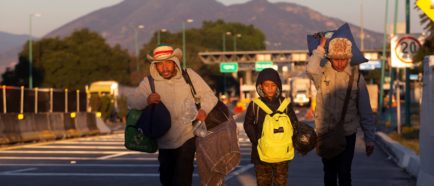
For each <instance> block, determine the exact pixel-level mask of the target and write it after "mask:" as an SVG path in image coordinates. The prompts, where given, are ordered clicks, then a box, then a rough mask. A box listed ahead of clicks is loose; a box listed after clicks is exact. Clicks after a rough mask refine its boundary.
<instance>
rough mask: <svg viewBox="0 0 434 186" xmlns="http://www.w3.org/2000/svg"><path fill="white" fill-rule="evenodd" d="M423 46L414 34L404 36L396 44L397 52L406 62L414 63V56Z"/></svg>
mask: <svg viewBox="0 0 434 186" xmlns="http://www.w3.org/2000/svg"><path fill="white" fill-rule="evenodd" d="M420 47H421V44H420V42H419V40H418V39H417V38H415V37H412V36H409V35H407V36H404V37H402V38H401V39H399V40H398V42H397V43H396V46H395V54H396V57H398V59H399V60H400V61H402V62H404V63H413V56H414V55H415V54H416V52H417V51H418V50H419V48H420Z"/></svg>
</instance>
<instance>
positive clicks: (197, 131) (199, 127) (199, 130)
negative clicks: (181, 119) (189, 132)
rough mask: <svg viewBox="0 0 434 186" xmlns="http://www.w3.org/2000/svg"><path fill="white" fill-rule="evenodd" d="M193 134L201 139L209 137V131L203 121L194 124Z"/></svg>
mask: <svg viewBox="0 0 434 186" xmlns="http://www.w3.org/2000/svg"><path fill="white" fill-rule="evenodd" d="M193 134H194V135H196V136H199V137H202V138H203V137H206V136H207V135H208V129H207V128H206V124H205V122H203V121H196V122H194V123H193Z"/></svg>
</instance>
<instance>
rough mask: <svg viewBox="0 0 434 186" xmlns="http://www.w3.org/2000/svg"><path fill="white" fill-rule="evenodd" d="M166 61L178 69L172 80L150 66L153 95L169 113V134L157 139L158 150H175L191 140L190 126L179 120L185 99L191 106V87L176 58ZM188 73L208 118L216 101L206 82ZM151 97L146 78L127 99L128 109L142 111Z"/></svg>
mask: <svg viewBox="0 0 434 186" xmlns="http://www.w3.org/2000/svg"><path fill="white" fill-rule="evenodd" d="M169 60H171V61H174V62H175V63H176V65H177V68H178V69H177V73H176V75H175V76H174V77H172V78H171V79H164V78H163V77H162V76H160V74H159V73H158V71H157V69H156V67H155V62H153V63H152V64H151V66H150V69H149V71H150V74H151V76H152V77H153V78H154V82H155V83H154V84H155V92H156V93H158V94H159V95H160V97H161V102H162V103H163V104H164V105H165V106H166V108H167V109H168V110H169V112H170V117H171V122H172V123H171V127H170V129H169V131H168V132H167V133H166V134H165V135H164V136H162V137H161V138H159V139H158V147H159V148H160V149H176V148H178V147H180V146H181V145H183V144H184V143H185V142H186V141H187V140H189V139H190V138H192V137H193V136H194V134H193V130H192V129H193V126H192V123H191V122H188V123H185V120H183V119H181V118H182V117H183V115H184V114H185V113H186V112H187V111H186V108H184V102H185V100H186V99H191V101H190V102H194V99H193V95H192V93H191V91H190V86H189V85H188V84H187V83H186V81H185V80H184V78H183V77H182V71H181V70H180V69H181V65H180V62H179V60H178V58H176V57H172V58H170V59H169ZM187 73H188V74H189V76H190V79H191V81H192V82H193V85H194V88H195V89H196V92H197V95H198V96H200V102H201V107H202V109H203V110H204V111H205V112H206V113H207V114H208V113H209V112H210V111H211V109H212V108H213V107H214V106H215V105H216V104H217V101H218V100H217V97H216V96H215V95H214V93H213V91H212V90H211V88H210V87H209V86H208V84H206V82H205V81H204V80H203V79H202V78H201V77H200V76H199V75H198V74H197V73H196V72H194V71H193V70H192V69H187ZM149 94H151V88H150V86H149V81H148V78H147V77H145V78H144V79H143V80H142V82H141V83H140V85H139V86H138V87H137V88H136V89H135V90H134V91H133V92H132V93H131V94H129V95H128V106H129V107H130V109H144V108H145V107H146V106H147V105H148V104H147V101H146V99H147V97H148V96H149Z"/></svg>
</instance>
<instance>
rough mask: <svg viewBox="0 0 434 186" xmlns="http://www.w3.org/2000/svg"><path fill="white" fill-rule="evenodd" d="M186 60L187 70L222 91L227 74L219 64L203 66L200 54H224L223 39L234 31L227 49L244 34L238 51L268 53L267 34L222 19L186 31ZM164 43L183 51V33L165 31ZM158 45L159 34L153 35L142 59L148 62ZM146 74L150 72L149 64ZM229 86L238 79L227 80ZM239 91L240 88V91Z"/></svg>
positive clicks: (234, 83) (227, 42)
mask: <svg viewBox="0 0 434 186" xmlns="http://www.w3.org/2000/svg"><path fill="white" fill-rule="evenodd" d="M185 32H186V38H187V39H186V40H187V42H186V48H187V51H186V59H187V67H188V68H192V69H194V70H195V71H197V72H198V73H199V74H201V75H203V78H204V79H205V80H206V81H207V83H208V84H209V85H210V86H211V87H214V88H216V89H217V91H218V92H223V79H224V74H222V73H220V71H219V66H218V65H213V66H209V65H204V64H203V63H202V62H201V60H200V59H199V56H198V53H199V52H203V51H222V48H223V45H222V44H223V42H222V37H223V34H225V33H226V32H231V33H232V35H230V36H226V50H227V51H233V50H234V47H233V39H234V37H233V36H234V34H241V35H242V36H241V37H240V38H237V51H247V50H250V51H252V50H265V42H264V41H265V35H264V34H263V33H262V31H260V30H259V29H257V28H255V27H254V26H253V25H244V24H241V23H229V22H228V23H226V22H224V21H223V20H217V21H204V22H203V24H202V27H201V28H198V29H196V28H193V29H187V30H186V31H185ZM160 34H161V41H162V43H163V44H168V45H170V46H173V47H175V48H181V49H182V32H177V33H171V32H163V33H160ZM156 46H157V33H154V35H153V37H152V39H151V40H150V41H149V43H147V44H145V45H144V46H143V48H142V49H141V50H140V58H141V59H146V54H151V53H152V50H153V49H154V48H155V47H156ZM142 69H146V72H145V73H144V74H145V75H146V74H148V73H149V70H148V69H149V63H146V64H145V66H144V68H142ZM227 84H228V87H231V86H236V85H237V80H235V79H234V78H232V77H229V76H228V77H227ZM237 90H238V89H237Z"/></svg>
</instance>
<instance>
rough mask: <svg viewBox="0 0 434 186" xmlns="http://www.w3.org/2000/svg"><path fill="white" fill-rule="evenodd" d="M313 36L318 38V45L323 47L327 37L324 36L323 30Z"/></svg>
mask: <svg viewBox="0 0 434 186" xmlns="http://www.w3.org/2000/svg"><path fill="white" fill-rule="evenodd" d="M313 36H314V37H315V38H319V45H318V46H321V47H322V48H324V47H325V44H326V41H327V39H326V38H325V35H324V32H318V33H316V34H314V35H313Z"/></svg>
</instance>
